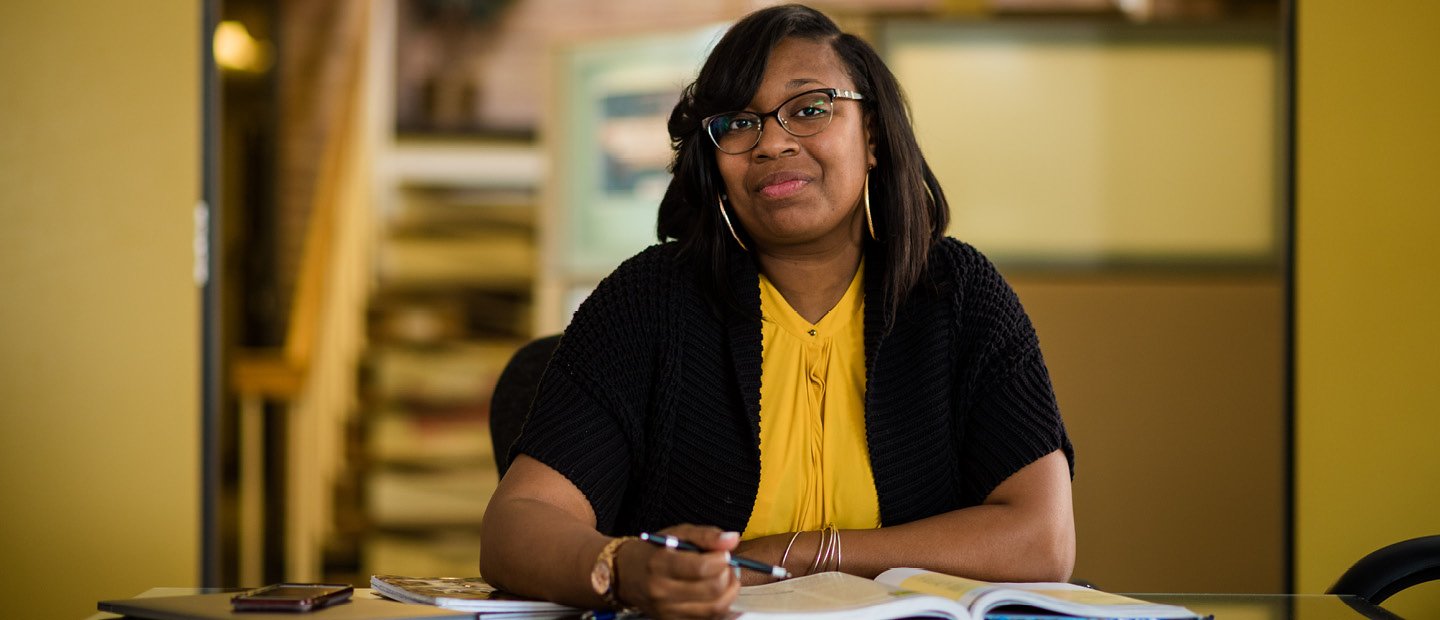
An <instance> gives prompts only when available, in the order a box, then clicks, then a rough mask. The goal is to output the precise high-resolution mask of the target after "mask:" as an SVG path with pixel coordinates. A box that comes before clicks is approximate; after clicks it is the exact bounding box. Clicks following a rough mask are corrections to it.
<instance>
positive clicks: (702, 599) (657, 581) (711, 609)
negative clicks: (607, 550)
mask: <svg viewBox="0 0 1440 620" xmlns="http://www.w3.org/2000/svg"><path fill="white" fill-rule="evenodd" d="M660 533H662V534H667V535H670V536H675V537H677V538H680V539H681V540H684V541H686V542H690V543H693V544H695V546H697V547H699V548H701V549H706V550H707V551H703V552H696V551H681V550H676V549H665V548H658V547H650V548H647V549H646V551H647V552H648V557H647V558H646V559H645V562H644V572H645V574H646V578H645V579H644V580H643V584H641V588H640V589H641V590H642V591H641V592H637V594H639V597H638V598H641V599H643V600H642V601H637V602H638V603H640V606H641V608H642V609H644V610H645V611H646V612H647V613H649V614H650V615H652V616H655V617H660V618H718V617H723V616H724V615H726V614H727V613H728V612H729V610H730V605H731V604H732V603H734V602H735V597H736V596H737V595H738V594H739V588H740V581H739V580H738V579H736V578H735V575H734V573H733V570H732V567H731V566H730V563H729V561H730V550H731V549H733V548H734V547H735V545H736V544H738V542H739V535H738V534H734V533H726V532H724V531H721V530H720V529H718V528H714V527H708V526H698V525H677V526H674V527H670V528H666V529H665V530H662V531H661V532H660Z"/></svg>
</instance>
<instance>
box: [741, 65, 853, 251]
mask: <svg viewBox="0 0 1440 620" xmlns="http://www.w3.org/2000/svg"><path fill="white" fill-rule="evenodd" d="M817 88H836V89H842V90H854V89H855V85H854V84H853V83H852V82H851V81H850V78H849V76H848V75H847V74H846V72H845V67H844V65H843V64H842V63H841V62H840V59H839V57H837V56H836V55H835V52H834V50H832V49H831V48H830V45H829V44H828V43H823V42H819V41H811V40H806V39H797V38H787V39H784V40H782V41H781V42H780V43H779V44H778V45H776V46H775V49H774V50H772V51H771V52H770V60H769V62H768V63H767V65H766V67H765V76H764V79H763V80H762V81H761V83H760V89H759V90H758V91H756V92H755V97H754V98H753V99H751V100H750V105H749V106H748V107H747V108H746V110H749V111H751V112H756V113H759V114H764V113H766V112H769V111H771V110H774V109H775V108H776V107H778V106H779V105H780V104H781V103H784V102H785V101H787V100H788V99H790V98H791V97H794V96H795V95H798V94H800V93H803V92H806V91H809V90H814V89H817ZM860 94H861V95H862V96H866V97H869V96H871V93H860ZM833 114H834V117H833V120H831V122H830V125H829V126H828V127H826V128H825V130H824V131H821V132H820V133H818V134H815V135H813V136H808V137H804V138H797V137H795V136H793V135H790V133H789V132H787V131H785V129H784V128H782V127H781V126H780V124H779V123H778V122H777V121H776V120H775V118H774V117H767V118H765V119H764V120H763V121H762V123H763V124H764V126H763V131H762V132H761V135H760V142H759V144H757V145H755V148H754V149H752V150H750V151H749V152H746V153H741V154H739V155H732V154H728V153H725V152H722V151H720V150H719V149H716V151H715V158H716V161H717V162H718V164H719V167H720V176H721V177H722V178H723V179H724V180H725V191H726V194H727V195H728V196H729V199H730V200H729V202H730V204H731V206H732V207H733V208H734V211H735V214H736V215H737V216H739V220H740V221H739V222H736V224H737V225H738V226H742V227H744V229H745V231H746V232H747V233H749V235H750V238H751V239H753V240H754V242H755V244H756V245H758V246H759V249H760V250H762V251H771V252H773V251H781V252H787V253H788V252H793V251H800V252H807V251H823V250H825V249H829V248H833V247H835V246H836V245H840V244H855V245H858V244H859V243H860V239H861V236H860V235H861V230H862V228H861V227H862V226H863V225H864V224H863V218H864V217H865V215H864V213H862V212H861V208H860V207H859V205H860V202H861V199H862V196H861V192H862V191H863V187H864V182H865V175H866V174H867V173H868V172H869V169H870V167H871V166H872V165H873V164H874V161H875V157H874V148H873V145H872V144H871V143H870V135H869V131H868V129H867V127H866V123H865V122H864V121H865V118H864V112H863V108H862V107H861V103H860V102H859V101H852V100H848V99H840V98H836V99H835V103H834V106H833Z"/></svg>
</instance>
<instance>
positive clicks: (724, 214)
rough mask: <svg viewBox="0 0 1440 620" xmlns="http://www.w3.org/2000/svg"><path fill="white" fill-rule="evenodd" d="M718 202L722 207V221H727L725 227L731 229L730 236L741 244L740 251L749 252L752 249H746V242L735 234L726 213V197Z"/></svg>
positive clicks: (720, 198) (722, 197)
mask: <svg viewBox="0 0 1440 620" xmlns="http://www.w3.org/2000/svg"><path fill="white" fill-rule="evenodd" d="M716 202H717V203H718V204H719V206H720V219H722V220H725V227H726V228H729V229H730V236H731V237H732V238H733V239H735V243H738V244H740V249H742V250H745V251H746V252H749V251H750V248H747V247H745V242H744V241H741V240H740V235H737V234H735V226H734V225H733V224H731V223H730V216H729V215H728V214H726V213H725V196H723V195H722V196H720V197H719V198H718V199H717V200H716Z"/></svg>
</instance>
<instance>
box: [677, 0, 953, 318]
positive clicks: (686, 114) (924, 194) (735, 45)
mask: <svg viewBox="0 0 1440 620" xmlns="http://www.w3.org/2000/svg"><path fill="white" fill-rule="evenodd" d="M789 37H798V38H802V39H809V40H815V41H823V42H828V43H829V44H830V45H831V48H832V49H833V50H835V54H836V55H837V56H838V57H839V58H840V61H841V62H842V63H843V64H844V66H845V69H846V72H847V73H848V75H849V77H850V79H851V80H852V81H853V82H854V83H855V89H856V90H857V91H859V92H860V93H861V94H862V95H864V97H865V99H864V100H862V101H861V102H860V103H862V104H863V105H864V107H865V112H866V116H867V122H868V123H869V125H870V132H871V139H872V140H873V141H874V143H875V160H876V161H875V168H874V169H873V170H872V171H871V176H870V209H871V216H872V217H873V219H874V221H875V234H876V236H877V237H879V239H878V240H875V241H871V240H868V238H867V241H866V248H865V253H866V255H867V256H869V257H870V258H869V260H871V261H874V260H877V259H880V260H883V261H884V265H883V268H882V269H881V272H882V273H883V274H884V280H885V282H884V290H885V297H886V299H885V300H884V303H885V305H886V307H887V309H888V310H889V312H888V313H887V315H888V316H891V317H893V316H894V312H895V310H897V309H898V308H899V306H900V302H901V301H902V300H903V299H904V298H905V296H906V295H908V294H909V292H910V290H911V289H912V288H913V287H914V286H915V285H916V284H917V283H918V282H919V281H920V278H921V276H922V275H923V273H924V271H925V263H926V258H927V257H928V256H929V253H930V249H931V247H932V246H933V245H934V244H935V242H936V241H938V240H939V239H940V238H941V236H942V235H944V234H945V227H946V226H947V225H948V223H949V219H950V208H949V205H948V204H947V203H946V202H945V194H944V192H942V191H941V189H940V184H939V183H938V182H937V181H936V179H935V175H934V173H932V172H931V171H930V166H929V164H927V163H926V162H925V156H924V155H923V154H922V153H921V152H920V145H919V144H918V143H917V142H916V140H915V132H914V130H913V129H912V128H911V126H910V112H909V106H908V105H907V104H906V102H905V96H904V94H903V93H901V91H900V84H899V83H898V82H897V81H896V80H895V76H894V74H892V73H890V69H889V68H888V67H886V66H885V63H884V62H883V61H881V60H880V56H879V54H876V53H875V50H874V49H873V48H871V47H870V45H869V44H868V43H866V42H865V41H863V40H862V39H860V38H859V37H856V36H854V35H851V34H847V33H844V32H841V31H840V28H839V27H838V26H836V25H835V22H833V21H831V20H830V18H828V17H826V16H825V15H823V14H821V13H820V12H819V11H816V10H815V9H812V8H810V7H806V6H801V5H798V4H787V5H782V6H776V7H771V8H767V9H762V10H760V11H756V12H754V13H751V14H750V15H748V16H746V17H745V18H744V19H742V20H740V21H739V22H738V23H736V24H735V25H734V26H732V27H731V28H730V30H729V31H728V32H726V33H725V36H723V37H721V39H720V41H719V42H717V43H716V44H715V49H714V50H712V51H711V52H710V56H709V58H707V59H706V61H705V65H704V66H703V67H702V68H701V69H700V74H699V76H697V77H696V78H695V81H694V82H692V83H691V84H690V85H689V86H686V87H685V89H684V91H683V92H682V93H681V96H680V102H679V103H677V104H675V110H674V111H673V112H671V114H670V121H669V131H670V141H671V146H672V147H673V148H674V150H675V159H674V161H673V162H671V165H670V172H671V173H673V174H674V177H673V178H672V179H671V181H670V186H669V187H668V188H666V190H665V197H664V198H663V199H662V200H661V201H660V215H659V219H658V222H657V225H656V232H657V234H658V236H659V238H660V240H661V241H665V240H667V239H675V240H676V241H678V242H679V244H680V255H681V257H682V259H684V260H686V261H687V262H689V263H691V264H693V265H694V267H695V268H696V269H697V271H699V275H700V277H701V278H702V279H703V280H706V281H708V283H709V284H711V285H712V286H711V287H710V288H711V290H713V291H715V292H716V293H717V294H718V295H719V298H720V299H723V300H725V301H726V302H727V303H728V305H731V306H733V307H736V308H739V307H740V304H739V302H738V298H737V297H736V295H735V291H732V290H730V287H729V276H728V273H729V267H728V266H727V265H728V261H731V260H748V257H744V256H743V255H732V253H740V252H742V251H741V250H740V249H739V248H738V247H737V246H736V245H735V244H734V242H733V241H731V240H730V239H729V234H730V233H729V231H728V230H727V229H726V228H725V223H724V222H723V221H721V219H720V214H719V212H718V207H717V200H718V198H719V195H720V194H721V193H723V192H724V188H725V183H724V181H723V180H722V179H721V178H720V173H719V169H718V167H717V165H716V162H715V145H714V144H712V143H711V142H710V140H709V138H707V137H706V136H705V133H704V131H702V129H701V127H700V120H701V119H703V118H705V117H707V116H709V115H711V114H718V113H720V112H726V111H730V110H740V109H744V108H745V106H747V105H749V103H750V100H751V99H752V98H753V97H754V96H755V92H756V91H757V90H759V88H760V82H761V80H762V79H763V77H764V75H765V65H766V63H767V62H768V61H769V57H770V51H771V50H773V49H774V48H775V46H776V45H777V44H779V43H780V41H781V40H783V39H786V38H789ZM737 232H740V231H739V229H737ZM740 234H743V232H741V233H740ZM752 247H753V245H752Z"/></svg>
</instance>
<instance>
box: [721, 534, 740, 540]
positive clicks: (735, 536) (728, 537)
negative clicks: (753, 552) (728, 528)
mask: <svg viewBox="0 0 1440 620" xmlns="http://www.w3.org/2000/svg"><path fill="white" fill-rule="evenodd" d="M739 538H740V532H724V533H722V534H720V540H738V539H739Z"/></svg>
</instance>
